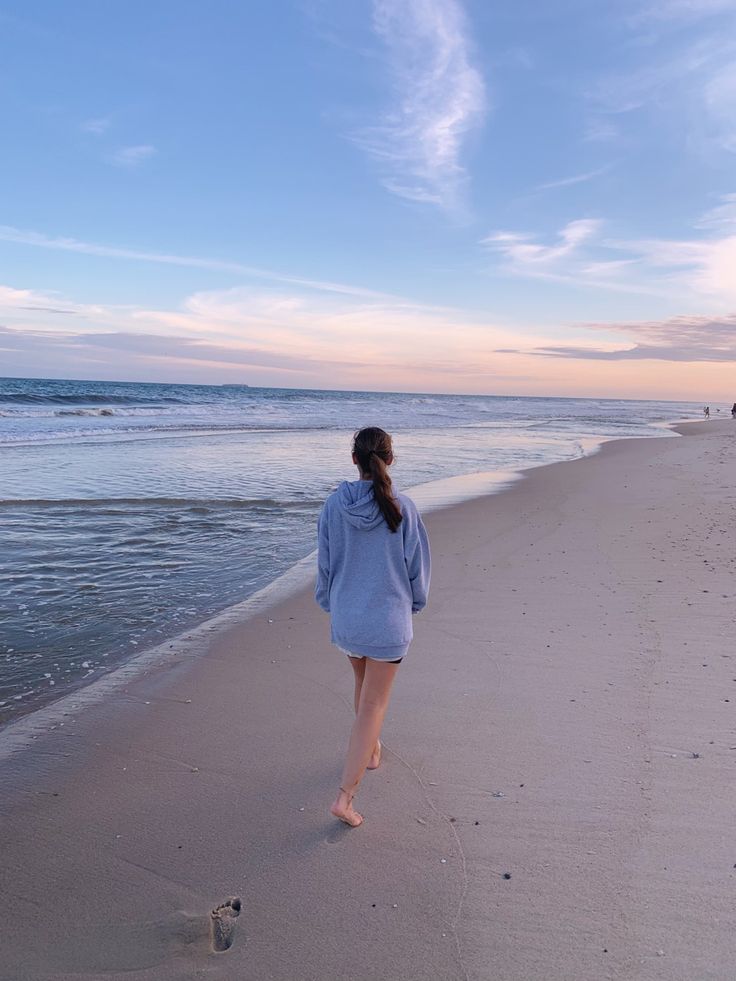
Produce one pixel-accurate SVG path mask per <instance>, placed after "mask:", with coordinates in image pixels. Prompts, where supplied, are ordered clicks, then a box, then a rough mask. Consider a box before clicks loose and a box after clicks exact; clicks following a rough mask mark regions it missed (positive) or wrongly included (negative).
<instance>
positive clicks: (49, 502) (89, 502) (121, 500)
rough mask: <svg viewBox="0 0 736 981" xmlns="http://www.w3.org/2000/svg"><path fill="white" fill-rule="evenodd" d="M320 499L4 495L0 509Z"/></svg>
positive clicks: (253, 504)
mask: <svg viewBox="0 0 736 981" xmlns="http://www.w3.org/2000/svg"><path fill="white" fill-rule="evenodd" d="M323 503H324V499H323V498H309V497H304V498H301V499H300V500H298V501H294V500H288V501H281V500H276V499H275V498H270V497H266V498H259V497H254V498H242V497H231V498H225V497H206V498H196V497H194V498H193V497H90V498H85V497H79V498H77V497H68V498H67V497H59V498H44V497H41V498H28V499H21V498H7V499H0V509H8V508H17V507H34V508H43V507H51V508H53V507H56V508H110V507H113V508H115V507H160V508H180V509H186V510H190V511H191V510H209V509H213V510H214V509H217V508H229V509H247V508H251V509H253V510H257V509H259V508H260V509H263V510H269V511H271V510H283V511H292V510H297V509H299V508H305V507H307V508H310V507H317V506H318V505H321V504H323Z"/></svg>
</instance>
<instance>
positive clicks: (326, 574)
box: [314, 505, 330, 613]
mask: <svg viewBox="0 0 736 981" xmlns="http://www.w3.org/2000/svg"><path fill="white" fill-rule="evenodd" d="M314 598H315V599H316V601H317V603H318V605H319V606H321V607H322V609H323V610H324V611H325V613H329V612H330V538H329V534H328V531H327V506H326V505H325V506H324V507H323V508H322V510H321V511H320V514H319V519H318V521H317V585H316V587H315V590H314Z"/></svg>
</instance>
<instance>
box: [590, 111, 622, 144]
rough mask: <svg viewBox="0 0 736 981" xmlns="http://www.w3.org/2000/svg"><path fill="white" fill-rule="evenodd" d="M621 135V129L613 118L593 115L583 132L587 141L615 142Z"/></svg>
mask: <svg viewBox="0 0 736 981" xmlns="http://www.w3.org/2000/svg"><path fill="white" fill-rule="evenodd" d="M620 136H621V131H620V129H619V128H618V126H616V124H615V123H614V122H612V121H611V119H609V118H607V117H605V116H593V117H591V119H589V120H588V122H587V124H586V126H585V130H584V132H583V141H584V142H585V143H613V142H614V141H616V140H618V139H619V138H620Z"/></svg>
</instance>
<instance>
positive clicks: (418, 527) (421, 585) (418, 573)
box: [402, 504, 431, 613]
mask: <svg viewBox="0 0 736 981" xmlns="http://www.w3.org/2000/svg"><path fill="white" fill-rule="evenodd" d="M404 515H405V518H404V521H402V524H404V523H405V525H406V526H405V529H404V559H405V560H406V569H407V572H408V573H409V582H410V583H411V596H412V603H411V612H412V613H419V611H420V610H423V609H424V607H425V606H426V605H427V597H428V595H429V578H430V571H431V562H430V556H429V538H428V537H427V529H426V528H425V527H424V523H423V522H422V519H421V518H420V517H419V512H418V511H417V510H416V507H415V506H414V505H413V504H412V506H411V507H410V508H405V509H404Z"/></svg>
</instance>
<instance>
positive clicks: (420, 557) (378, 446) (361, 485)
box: [315, 427, 430, 828]
mask: <svg viewBox="0 0 736 981" xmlns="http://www.w3.org/2000/svg"><path fill="white" fill-rule="evenodd" d="M393 459H394V455H393V448H392V445H391V437H390V436H389V434H388V433H386V432H384V431H383V430H382V429H377V428H375V427H370V428H367V429H361V430H360V432H358V433H356V434H355V437H354V439H353V463H354V464H356V466H357V467H358V471H359V473H360V478H359V479H358V480H353V481H348V480H346V481H343V483H342V484H340V486H339V487H338V488H337V490H336V491H334V493H332V494H331V495H330V496H329V497H328V498H327V500H326V501H325V504H324V507H323V508H322V512H321V514H320V516H319V525H318V534H319V559H318V575H317V588H316V591H315V598H316V600H317V602H318V603H319V605H320V606H321V607H322V609H323V610H325V612H327V613H329V614H330V623H331V634H332V643H333V644H335V646H336V647H338V648H339V649H340V650H341V651H343V653H345V654H347V655H348V658H349V659H350V664H351V667H352V669H353V674H354V676H355V699H354V704H355V722H354V723H353V728H352V730H351V732H350V742H349V744H348V751H347V756H346V758H345V766H344V768H343V772H342V782H341V784H340V789H339V791H338V794H337V797H336V798H335V802H334V803H333V805H332V808H331V811H332V814H334V815H335V817H338V818H340V820H341V821H344V822H345V823H346V824H349V825H350V826H351V827H353V828H357V827H358V825H359V824H362V823H363V817H362V815H360V814H359V813H358V812H357V811H356V810H355V809H354V808H353V797H354V796H355V793H356V791H357V789H358V784H359V783H360V781H361V779H362V778H363V774H364V773H365V771H366V769H370V770H375V769H376V768H377V767H378V765H379V763H380V761H381V741H380V738H379V737H380V735H381V726H382V725H383V719H384V716H385V715H386V709H387V708H388V700H389V696H390V694H391V686H392V685H393V682H394V678H395V677H396V672H397V671H398V668H399V664H400V663H401V661H402V659H403V657H404V655H405V654H406V652H407V651H408V649H409V644H410V642H411V639H412V622H411V617H412V614H413V613H418V612H419V611H420V610H422V609H424V607H425V605H426V603H427V593H428V590H429V571H430V562H429V542H428V539H427V532H426V530H425V528H424V525H423V524H422V519H421V518H420V517H419V513H418V512H417V509H416V505H415V504H414V502H413V501H411V500H410V499H409V498H408V497H405V496H404V495H403V494H395V493H394V491H393V488H392V485H391V478H390V476H389V473H388V468H389V467H390V466H391V464H392V463H393Z"/></svg>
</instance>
